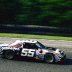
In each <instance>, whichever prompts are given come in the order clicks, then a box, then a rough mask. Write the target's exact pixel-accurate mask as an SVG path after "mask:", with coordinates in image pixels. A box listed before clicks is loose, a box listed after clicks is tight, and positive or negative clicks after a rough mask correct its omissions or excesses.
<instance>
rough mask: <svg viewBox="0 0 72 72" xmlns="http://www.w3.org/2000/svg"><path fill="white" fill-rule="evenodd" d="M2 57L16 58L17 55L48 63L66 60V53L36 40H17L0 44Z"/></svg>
mask: <svg viewBox="0 0 72 72" xmlns="http://www.w3.org/2000/svg"><path fill="white" fill-rule="evenodd" d="M0 54H1V57H2V58H6V59H9V60H11V59H14V58H15V57H17V56H21V57H28V58H33V59H37V60H42V61H45V62H47V63H56V62H64V60H65V59H66V54H65V53H64V51H61V50H60V49H58V48H53V47H46V46H44V45H43V44H42V43H41V42H39V41H36V40H16V41H15V42H14V43H12V44H0Z"/></svg>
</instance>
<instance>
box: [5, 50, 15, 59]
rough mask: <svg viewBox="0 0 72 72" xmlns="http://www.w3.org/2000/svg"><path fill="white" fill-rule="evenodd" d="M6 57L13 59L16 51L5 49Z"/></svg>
mask: <svg viewBox="0 0 72 72" xmlns="http://www.w3.org/2000/svg"><path fill="white" fill-rule="evenodd" d="M4 57H5V58H6V59H9V60H12V59H13V58H14V52H13V51H11V50H7V51H5V53H4Z"/></svg>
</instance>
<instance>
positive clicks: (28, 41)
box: [23, 40, 37, 43]
mask: <svg viewBox="0 0 72 72" xmlns="http://www.w3.org/2000/svg"><path fill="white" fill-rule="evenodd" d="M23 43H37V41H36V40H23Z"/></svg>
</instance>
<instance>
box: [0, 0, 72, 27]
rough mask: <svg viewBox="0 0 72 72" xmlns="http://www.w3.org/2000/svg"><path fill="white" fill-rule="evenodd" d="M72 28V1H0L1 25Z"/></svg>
mask: <svg viewBox="0 0 72 72" xmlns="http://www.w3.org/2000/svg"><path fill="white" fill-rule="evenodd" d="M5 23H7V24H8V23H9V24H23V25H42V26H55V27H56V26H57V27H72V0H0V24H5Z"/></svg>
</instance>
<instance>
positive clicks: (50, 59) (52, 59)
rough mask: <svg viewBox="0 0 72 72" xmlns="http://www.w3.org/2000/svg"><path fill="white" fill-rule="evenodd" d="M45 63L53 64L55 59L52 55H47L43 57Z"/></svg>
mask: <svg viewBox="0 0 72 72" xmlns="http://www.w3.org/2000/svg"><path fill="white" fill-rule="evenodd" d="M44 60H45V62H47V63H54V62H55V57H54V55H53V54H51V53H48V54H46V55H45V58H44Z"/></svg>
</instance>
